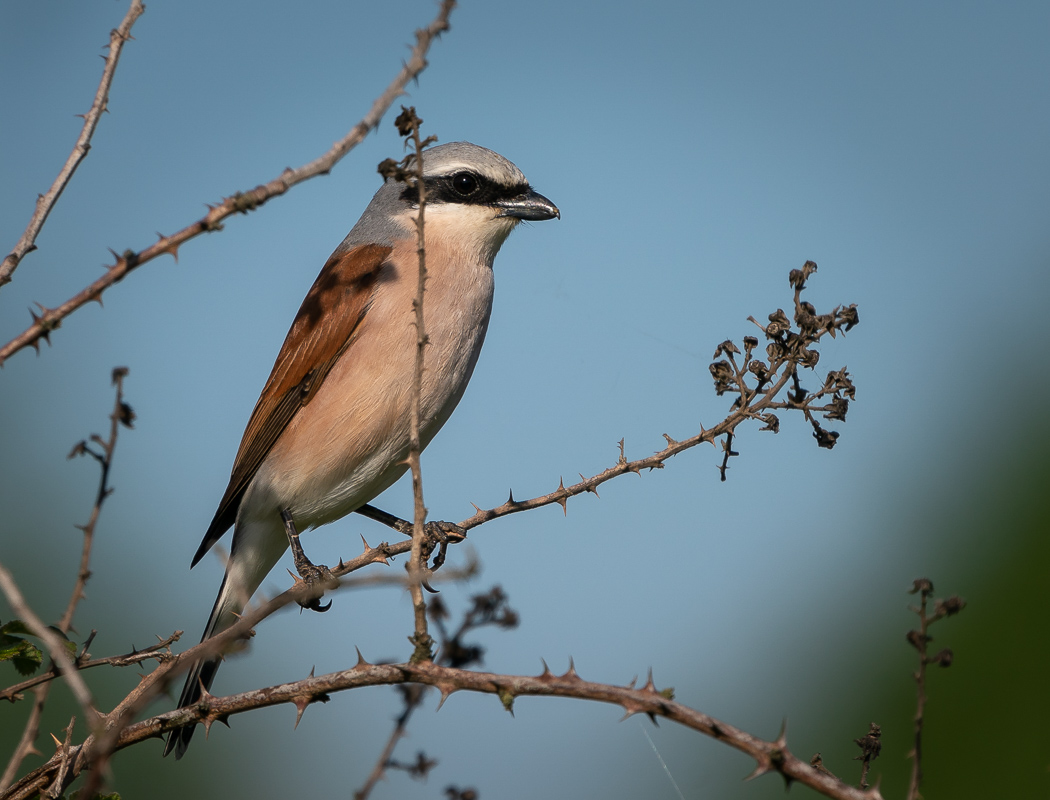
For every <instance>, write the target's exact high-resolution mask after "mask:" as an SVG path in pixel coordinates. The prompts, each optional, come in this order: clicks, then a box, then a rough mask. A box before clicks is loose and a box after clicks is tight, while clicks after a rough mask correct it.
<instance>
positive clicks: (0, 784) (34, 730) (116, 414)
mask: <svg viewBox="0 0 1050 800" xmlns="http://www.w3.org/2000/svg"><path fill="white" fill-rule="evenodd" d="M140 13H141V12H140ZM127 374H128V370H127V368H125V367H118V368H116V369H114V370H113V374H112V378H113V385H114V386H116V387H117V391H116V399H115V400H114V402H113V412H112V413H111V414H110V416H109V419H110V430H109V438H108V439H102V438H101V437H100V436H97V435H95V436H92V437H91V441H92V442H93V443H94V444H95V445H97V446H98V447H100V448H102V451H101V452H98V451H96V450H94V449H92V447H91V445H90V444H88V442H86V441H82V442H79V443H78V444H77V445H76V446H75V447H74V448H73V451H72V452H71V453H70V454H69V456H70V458H72V457H73V456H75V455H90V456H92V457H93V458H94V459H95V460H96V461H98V463H99V466H100V467H101V475H100V477H99V483H98V492H97V493H96V494H95V504H94V506H93V507H92V509H91V518H90V519H89V520H88V522H87V524H86V525H81V526H78V527H79V528H80V530H81V531H83V534H84V536H83V544H82V546H81V551H80V568H79V570H78V571H77V579H76V581H75V582H74V584H73V591H72V593H71V594H70V597H69V602H68V603H67V604H66V610H65V612H64V613H63V614H62V619H61V620H60V621H59V623H58V630H59V631H61V632H62V634H68V633H69V632H70V630H72V628H73V614H74V612H75V611H76V608H77V604H78V603H79V602H80V600H81V599H82V598H83V596H84V586H85V585H86V584H87V581H88V578H90V577H91V570H90V564H91V547H92V544H93V542H94V538H95V526H96V524H97V523H98V518H99V515H100V514H101V513H102V504H103V503H104V502H105V500H106V498H107V497H108V496H109V494H110V492H111V491H112V489H110V488H109V470H110V467H111V466H112V464H113V453H114V451H115V450H116V446H117V434H118V432H119V430H120V425H126V426H128V427H129V428H130V427H131V423H132V420H134V418H135V412H134V411H132V410H131V406H129V405H128V404H127V403H125V402H124V378H125V377H126V376H127ZM84 649H85V653H84V654H82V655H81V656H80V657H78V658H77V659H76V662H75V664H74V668H75V669H77V670H79V669H81V668H82V667H83V664H82V663H81V662H82V661H83V660H84V658H85V657H86V650H87V646H85V648H84ZM61 673H62V670H61V669H60V668H59V662H56V661H53V663H52V665H51V669H50V670H49V671H48V672H47V673H45V674H43V675H40V676H37V677H36V678H34V679H33V680H32V681H26V682H24V683H23V684H19V685H18V686H15V687H10V688H8V689H7V690H5V691H4V692H0V699H4V698H6V699H9V700H10V699H13V698H14V696H15V694H17V692H18V691H19V690H20V689H19V687H20V686H25V684H28V685H30V686H32V685H34V684H35V683H40V684H42V685H41V686H40V688H39V689H37V690H36V691H35V692H34V702H33V708H32V709H31V710H30V712H29V717H28V718H27V720H26V724H25V728H24V729H23V731H22V737H21V739H20V740H19V745H18V747H17V748H15V751H14V753H13V754H12V755H11V758H10V760H9V761H8V763H7V767H6V768H5V769H4V773H3V775H2V776H0V790H2V789H3V788H4V787H6V786H8V785H9V784H10V782H11V781H12V780H14V776H15V774H16V773H17V771H18V767H19V765H21V763H22V761H23V760H24V759H25V757H26V756H27V755H29V754H30V753H31V752H32V750H33V743H34V742H35V741H36V737H37V734H38V733H39V731H40V719H41V717H42V715H43V713H44V705H45V703H46V701H47V696H48V692H49V691H50V685H51V684H50V681H51V680H52V679H53V678H54V677H55V676H57V675H59V674H61ZM77 680H80V678H79V676H77ZM86 688H87V687H86V685H85V690H86ZM87 718H88V724H89V725H90V724H91V722H92V715H91V714H90V712H88V714H87Z"/></svg>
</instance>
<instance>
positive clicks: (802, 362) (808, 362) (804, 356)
mask: <svg viewBox="0 0 1050 800" xmlns="http://www.w3.org/2000/svg"><path fill="white" fill-rule="evenodd" d="M818 361H820V353H818V352H817V351H816V350H807V349H806V348H805V347H803V348H802V349H801V350H799V352H798V363H799V366H802V367H808V368H809V369H814V368H815V367H816V366H817V362H818Z"/></svg>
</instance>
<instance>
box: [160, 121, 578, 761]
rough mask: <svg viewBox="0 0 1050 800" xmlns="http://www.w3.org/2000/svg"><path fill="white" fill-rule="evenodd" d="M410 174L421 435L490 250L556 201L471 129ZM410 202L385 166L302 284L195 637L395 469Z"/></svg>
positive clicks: (184, 735)
mask: <svg viewBox="0 0 1050 800" xmlns="http://www.w3.org/2000/svg"><path fill="white" fill-rule="evenodd" d="M422 176H423V186H424V198H425V199H424V202H425V204H426V209H425V212H424V213H425V226H424V229H425V242H426V268H427V283H426V293H425V295H424V303H423V309H424V324H425V329H426V333H427V336H428V337H429V343H428V346H427V349H426V351H425V367H424V371H423V375H422V387H421V394H420V427H419V436H420V445H421V446H422V447H426V445H427V444H428V443H429V442H430V441H431V439H433V438H434V435H435V434H436V433H437V432H438V429H439V428H441V426H442V425H443V424H444V423H445V422H446V421H447V420H448V418H449V416H450V415H451V414H452V411H453V410H454V409H455V407H456V405H457V404H458V403H459V401H460V398H462V396H463V392H464V390H465V389H466V386H467V382H468V381H469V380H470V377H471V374H472V373H473V371H474V367H475V365H476V364H477V361H478V356H479V354H480V351H481V346H482V343H483V341H484V339H485V332H486V330H487V328H488V324H489V315H490V313H491V310H492V297H493V272H492V265H493V260H494V259H495V257H496V254H497V252H499V249H500V247H501V246H502V245H503V243H504V241H505V240H506V239H507V237H508V236H509V235H510V233H511V231H512V230H514V228H515V227H517V225H518V224H519V223H520V222H522V221H525V220H529V221H540V220H548V219H554V218H559V219H560V218H561V212H560V211H559V209H558V207H557V206H556V205H554V203H552V202H551V201H550V200H548V199H547V198H546V197H544V196H543V195H541V194H539V193H538V192H536V191H534V190H533V189H532V187H531V186H530V185H529V182H528V181H527V180H526V178H525V176H524V175H523V174H522V172H521V170H519V169H518V168H517V167H516V166H515V165H514V164H513V163H511V162H510V161H509V160H508V159H506V158H504V157H503V156H501V155H499V154H498V153H496V152H494V151H492V150H489V149H486V148H484V147H481V146H479V145H475V144H471V143H469V142H452V143H449V144H442V145H437V146H433V147H431V148H429V149H427V150H424V151H423V153H422ZM418 212H419V189H418V187H416V186H415V185H413V183H412V182H411V181H409V182H404V181H403V180H398V179H397V177H396V176H390V177H387V178H386V180H385V181H384V183H383V185H382V186H381V187H380V188H379V190H378V191H377V192H376V193H375V196H374V197H373V198H372V200H371V202H370V203H369V204H368V206H367V208H366V209H365V211H364V213H363V214H362V215H361V218H360V219H359V220H358V221H357V224H355V225H354V226H353V228H352V229H351V231H350V233H349V234H347V236H346V238H345V239H343V241H342V243H341V244H340V245H339V246H338V247H337V248H336V249H335V251H334V252H333V253H332V255H331V256H330V257H329V259H328V261H327V262H326V263H325V265H324V267H323V268H322V269H321V272H320V274H319V275H318V276H317V279H316V280H315V281H314V283H313V286H312V287H311V288H310V291H309V292H308V293H307V295H306V298H305V299H304V300H303V303H302V305H301V307H300V308H299V311H298V313H297V314H296V316H295V319H294V321H293V322H292V325H291V329H290V330H289V331H288V335H287V337H286V338H285V340H284V344H283V345H282V346H281V349H280V352H279V353H278V355H277V359H276V361H275V362H274V365H273V369H272V371H271V372H270V377H269V378H268V379H267V381H266V384H265V386H264V387H263V390H262V393H261V394H260V396H259V399H258V401H257V402H256V404H255V408H254V410H253V411H252V414H251V417H250V418H249V420H248V424H247V427H246V428H245V431H244V435H243V437H242V439H241V444H240V448H239V449H238V451H237V456H236V458H235V460H234V464H233V469H232V472H231V475H230V482H229V485H228V486H227V488H226V492H225V493H224V494H223V496H222V499H221V501H220V502H219V506H218V509H217V510H216V512H215V516H214V518H213V519H212V522H211V524H210V525H209V526H208V529H207V531H206V533H205V534H204V539H203V541H202V542H201V545H200V547H199V548H198V549H197V552H196V554H195V555H194V556H193V560H192V562H191V564H190V566H191V568H192V567H193V566H195V565H196V564H197V563H198V562H199V561H200V560H201V558H203V557H204V555H205V553H207V552H208V550H209V549H210V548H211V547H212V546H213V545H214V544H215V543H216V542H217V541H218V540H219V539H220V537H222V536H223V535H224V534H225V533H226V531H228V530H229V529H230V528H231V527H232V528H233V531H234V532H233V542H232V546H231V548H230V554H229V558H228V560H227V562H226V572H225V576H224V577H223V581H222V585H221V587H220V589H219V594H218V597H217V598H216V600H215V605H214V607H213V608H212V612H211V615H210V617H209V618H208V624H207V625H206V627H205V629H204V635H203V636H202V637H201V641H202V642H203V641H205V640H207V639H209V638H211V637H213V636H215V635H217V634H218V633H221V632H222V631H223V630H225V629H227V628H229V627H230V626H231V625H233V624H234V623H235V622H236V621H237V619H238V615H239V614H240V613H241V612H242V611H243V610H244V607H245V606H246V605H247V603H248V601H249V600H250V598H251V596H252V595H253V594H254V593H255V591H256V590H257V589H258V587H259V585H260V584H261V583H262V581H263V579H264V578H265V577H266V575H267V574H268V573H269V572H270V570H271V569H272V568H273V567H274V565H275V564H276V563H277V561H278V559H280V557H281V556H282V555H283V554H284V552H285V550H287V549H288V547H289V546H290V544H291V546H292V547H293V553H301V549H299V550H298V551H297V550H296V548H297V547H298V541H297V536H298V533H299V532H301V531H305V530H308V529H311V528H316V527H318V526H320V525H325V524H327V523H329V522H332V521H334V520H337V519H340V518H341V517H344V516H346V515H347V514H349V513H351V512H353V511H356V510H362V509H371V507H370V506H368V505H367V504H368V502H369V501H370V500H372V499H373V498H374V497H376V495H378V494H379V493H381V492H382V491H384V490H385V489H387V488H388V487H389V486H391V485H392V484H393V483H394V482H395V481H397V480H398V478H400V477H401V476H402V475H403V474H404V473H405V471H406V470H407V469H408V465H407V460H406V459H407V456H408V451H409V441H410V436H409V432H410V422H411V414H412V413H413V412H412V393H411V387H412V382H413V377H414V374H415V373H414V369H415V350H416V332H415V327H414V321H415V310H414V306H413V300H414V298H415V297H416V293H417V283H418V278H419V261H418V253H417V242H416V227H415V225H416V216H417V214H418ZM372 510H373V511H376V512H377V513H378V514H383V512H378V510H377V509H372ZM386 516H389V515H386ZM391 519H396V518H393V517H391ZM297 566H298V559H297ZM221 661H222V656H221V655H218V656H215V657H212V658H210V659H205V660H202V661H199V662H197V663H196V664H194V666H193V667H192V669H191V670H190V672H189V674H188V676H187V678H186V683H185V686H184V687H183V690H182V695H181V696H180V698H179V705H178V707H179V708H183V707H185V706H189V705H192V704H194V703H196V702H197V701H198V700H200V698H201V696H202V691H207V690H208V689H210V688H211V685H212V681H213V680H214V679H215V673H216V670H217V669H218V666H219V663H220V662H221ZM194 728H195V726H194V725H189V726H185V727H182V728H177V729H174V730H172V731H171V733H170V734H169V736H168V740H167V743H166V745H165V748H164V755H168V754H169V753H171V752H174V753H175V757H176V759H178V758H181V757H182V756H183V755H184V754H185V752H186V748H187V747H188V746H189V743H190V738H191V736H192V735H193V731H194Z"/></svg>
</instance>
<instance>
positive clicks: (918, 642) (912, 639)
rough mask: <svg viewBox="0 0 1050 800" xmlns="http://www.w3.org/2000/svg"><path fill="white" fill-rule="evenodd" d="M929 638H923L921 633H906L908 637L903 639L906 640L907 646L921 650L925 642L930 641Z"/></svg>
mask: <svg viewBox="0 0 1050 800" xmlns="http://www.w3.org/2000/svg"><path fill="white" fill-rule="evenodd" d="M930 638H931V637H929V636H925V637H924V636H923V635H922V632H921V631H908V635H907V636H905V639H907V640H908V644H910V645H911V646H912V647H914V648H915V649H916V650H922V648H923V646H924V645H925V644H926V642H928V641H930Z"/></svg>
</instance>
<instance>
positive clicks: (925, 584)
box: [908, 578, 933, 594]
mask: <svg viewBox="0 0 1050 800" xmlns="http://www.w3.org/2000/svg"><path fill="white" fill-rule="evenodd" d="M919 592H922V593H923V594H933V581H931V580H930V579H929V578H916V579H915V580H914V582H912V585H911V588H910V589H909V590H908V594H918V593H919Z"/></svg>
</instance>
